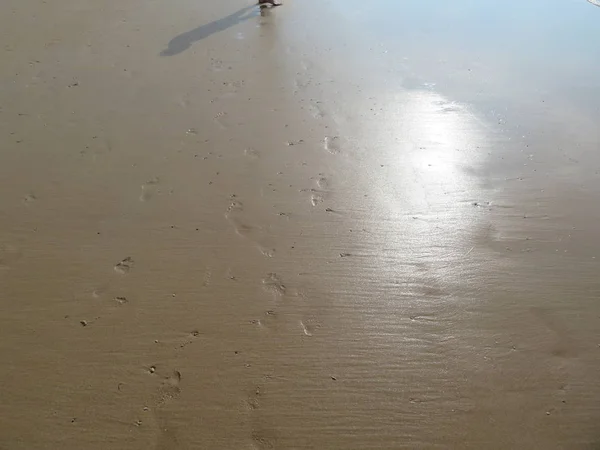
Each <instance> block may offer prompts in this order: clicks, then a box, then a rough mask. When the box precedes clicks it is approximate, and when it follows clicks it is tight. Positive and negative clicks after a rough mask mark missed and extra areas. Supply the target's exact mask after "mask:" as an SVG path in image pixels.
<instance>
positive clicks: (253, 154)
mask: <svg viewBox="0 0 600 450" xmlns="http://www.w3.org/2000/svg"><path fill="white" fill-rule="evenodd" d="M244 155H245V156H247V157H248V158H251V159H258V158H260V152H259V151H258V150H256V149H255V148H252V147H248V148H247V149H245V150H244Z"/></svg>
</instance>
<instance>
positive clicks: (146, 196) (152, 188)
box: [140, 177, 160, 202]
mask: <svg viewBox="0 0 600 450" xmlns="http://www.w3.org/2000/svg"><path fill="white" fill-rule="evenodd" d="M159 183H160V180H159V179H158V178H157V177H154V178H152V179H151V180H149V181H147V182H146V183H144V184H142V193H141V194H140V201H141V202H147V201H148V200H151V199H152V198H153V197H154V196H155V195H156V194H158V193H159V189H158V188H159V186H158V185H159Z"/></svg>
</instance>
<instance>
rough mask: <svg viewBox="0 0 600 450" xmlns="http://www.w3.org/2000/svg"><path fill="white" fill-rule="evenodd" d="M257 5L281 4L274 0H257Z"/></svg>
mask: <svg viewBox="0 0 600 450" xmlns="http://www.w3.org/2000/svg"><path fill="white" fill-rule="evenodd" d="M258 4H259V5H271V6H281V2H278V1H276V0H258Z"/></svg>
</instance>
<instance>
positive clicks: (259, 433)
mask: <svg viewBox="0 0 600 450" xmlns="http://www.w3.org/2000/svg"><path fill="white" fill-rule="evenodd" d="M252 443H253V445H254V448H255V449H257V450H265V449H271V448H275V443H276V439H275V435H274V434H273V433H272V432H270V431H267V430H264V429H261V428H257V429H254V430H253V431H252Z"/></svg>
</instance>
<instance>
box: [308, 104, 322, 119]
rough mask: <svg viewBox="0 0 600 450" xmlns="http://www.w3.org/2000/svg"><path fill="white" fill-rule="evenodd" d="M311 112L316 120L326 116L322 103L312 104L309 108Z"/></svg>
mask: <svg viewBox="0 0 600 450" xmlns="http://www.w3.org/2000/svg"><path fill="white" fill-rule="evenodd" d="M309 111H310V114H311V115H312V116H313V117H314V118H315V119H322V118H324V117H325V116H326V114H325V110H324V109H323V107H322V106H321V102H315V103H313V104H311V105H310V107H309Z"/></svg>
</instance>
